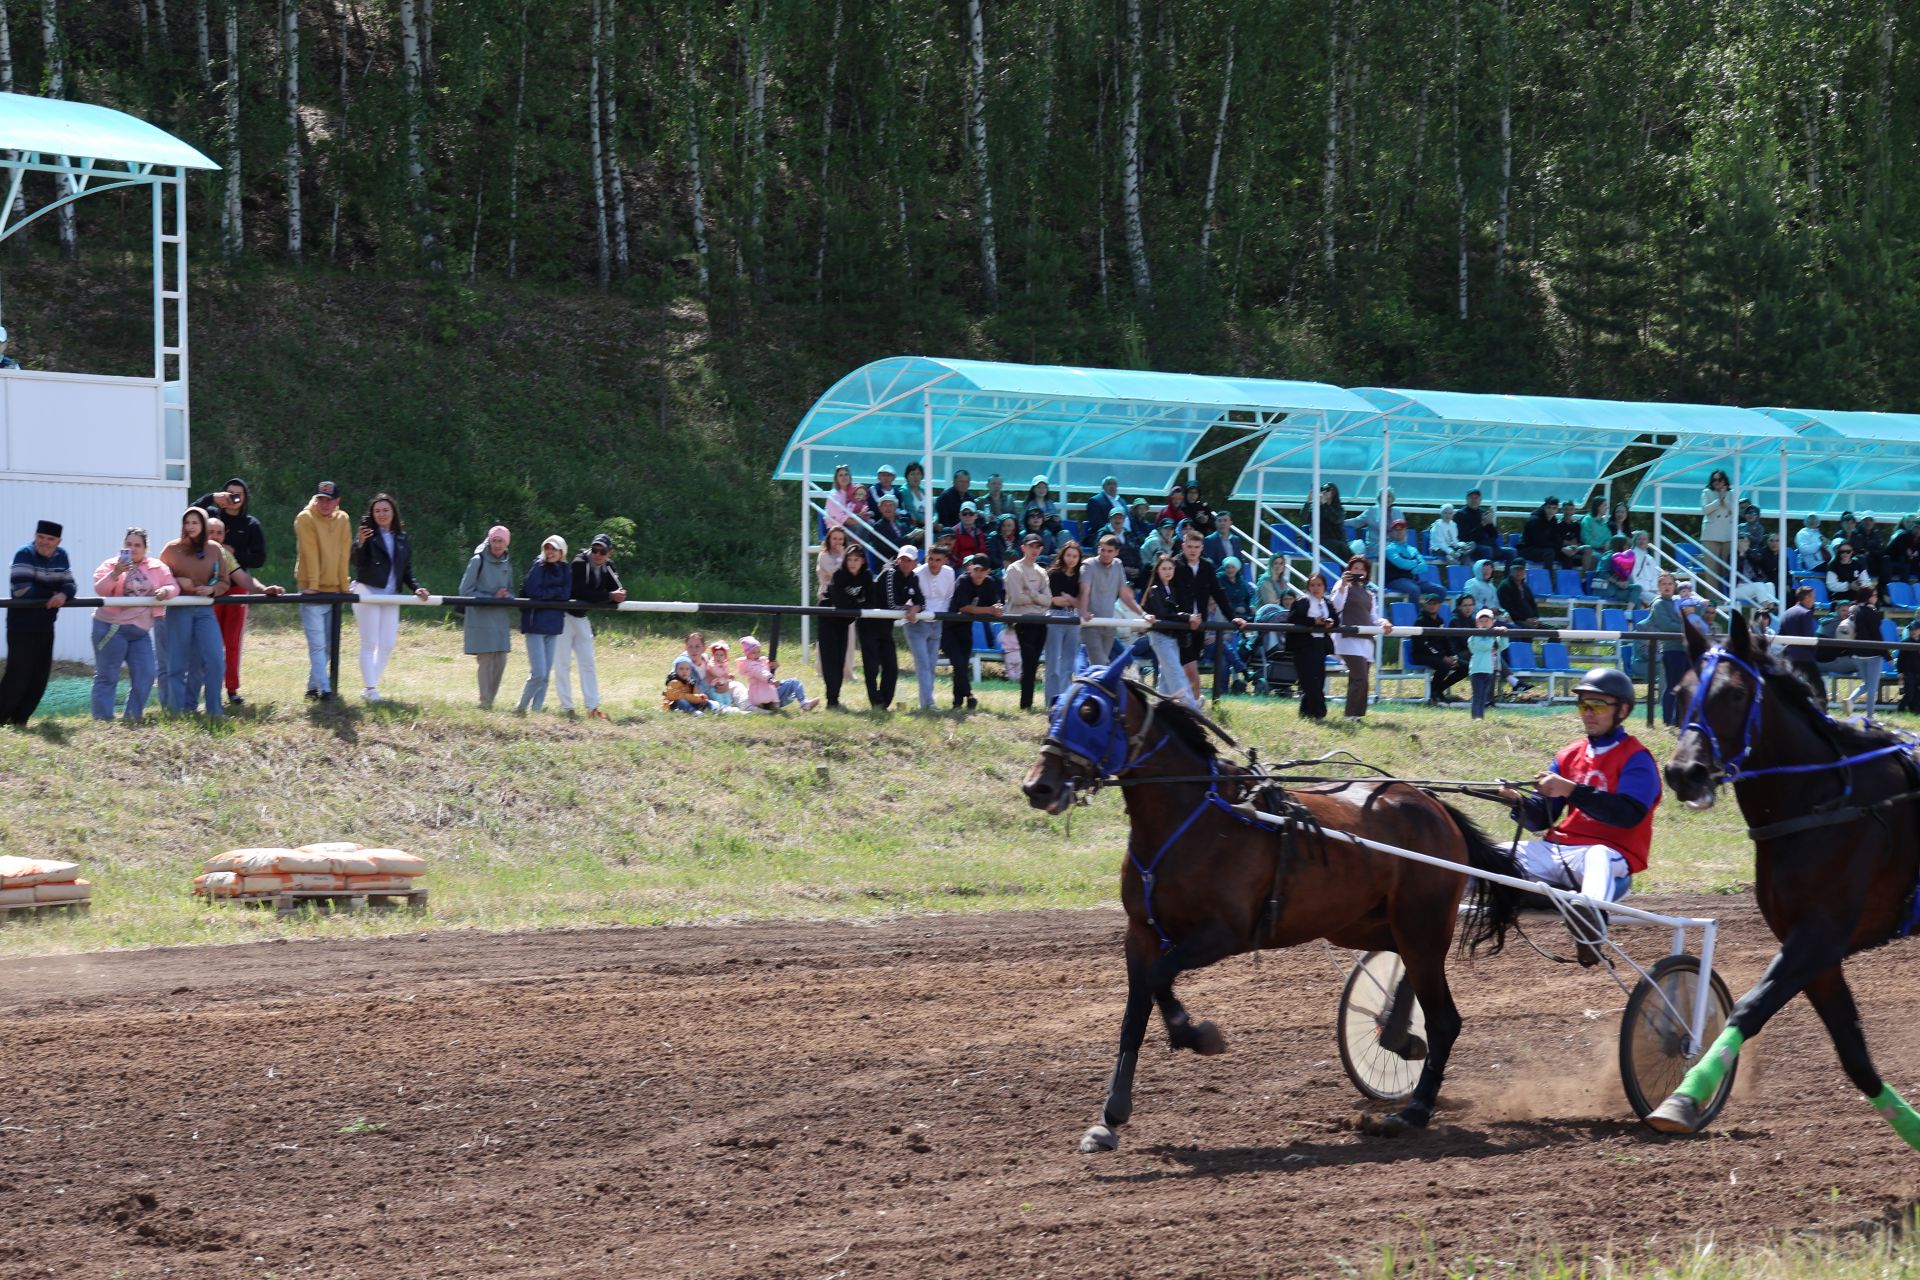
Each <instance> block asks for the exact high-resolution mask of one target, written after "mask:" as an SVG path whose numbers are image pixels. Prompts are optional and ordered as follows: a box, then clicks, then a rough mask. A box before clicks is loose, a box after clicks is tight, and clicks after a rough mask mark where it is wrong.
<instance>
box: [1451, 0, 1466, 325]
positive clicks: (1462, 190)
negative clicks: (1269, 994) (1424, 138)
mask: <svg viewBox="0 0 1920 1280" xmlns="http://www.w3.org/2000/svg"><path fill="white" fill-rule="evenodd" d="M1460 3H1461V0H1454V3H1453V194H1454V198H1455V200H1457V201H1458V202H1459V207H1460V217H1459V223H1458V227H1457V234H1458V236H1459V245H1460V254H1459V257H1460V263H1459V290H1458V291H1459V307H1460V319H1462V320H1465V319H1466V318H1467V178H1466V173H1465V171H1464V170H1463V169H1462V168H1461V163H1460V69H1461V48H1460Z"/></svg>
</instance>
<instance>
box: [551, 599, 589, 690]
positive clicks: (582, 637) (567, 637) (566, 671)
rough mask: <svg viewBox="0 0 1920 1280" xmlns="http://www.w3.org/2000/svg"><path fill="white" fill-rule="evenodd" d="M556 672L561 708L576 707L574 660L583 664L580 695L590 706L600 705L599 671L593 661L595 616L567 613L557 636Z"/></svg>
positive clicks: (554, 660)
mask: <svg viewBox="0 0 1920 1280" xmlns="http://www.w3.org/2000/svg"><path fill="white" fill-rule="evenodd" d="M555 639H556V640H557V643H556V644H555V645H554V646H553V674H554V678H555V680H556V681H557V682H558V683H559V685H560V709H561V710H562V711H571V710H573V664H574V663H575V662H576V661H577V662H579V664H580V697H581V700H582V701H584V702H585V703H586V704H587V710H589V711H598V710H599V709H600V671H599V668H598V667H596V666H595V665H594V653H593V619H592V618H576V617H574V616H573V615H572V614H568V615H567V623H566V626H564V627H562V628H561V630H560V634H559V635H558V636H557V637H555Z"/></svg>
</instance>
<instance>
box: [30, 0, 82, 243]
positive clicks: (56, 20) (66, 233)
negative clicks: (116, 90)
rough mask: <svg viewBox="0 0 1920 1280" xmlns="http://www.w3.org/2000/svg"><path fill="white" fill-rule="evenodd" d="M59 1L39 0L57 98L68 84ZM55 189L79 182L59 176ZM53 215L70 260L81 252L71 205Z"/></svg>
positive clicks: (64, 190)
mask: <svg viewBox="0 0 1920 1280" xmlns="http://www.w3.org/2000/svg"><path fill="white" fill-rule="evenodd" d="M58 5H59V0H41V4H40V39H41V41H42V43H43V44H44V46H45V48H46V51H47V96H48V97H49V98H58V97H60V96H62V95H63V94H64V93H65V92H66V87H67V51H66V46H65V43H64V42H63V41H62V40H61V38H60V11H59V8H58ZM59 161H60V163H61V164H72V163H73V160H72V157H70V156H61V157H59ZM55 190H56V191H57V192H58V193H59V194H60V195H61V196H67V195H71V194H72V193H73V192H75V191H77V190H79V184H78V183H77V182H76V181H75V180H74V179H73V178H71V177H61V178H59V179H57V180H56V181H55ZM54 216H55V217H57V218H58V219H59V225H60V256H61V257H63V258H66V259H69V260H71V259H73V258H76V257H78V256H79V254H80V239H79V238H80V232H79V228H78V227H77V226H76V225H75V223H74V218H73V206H72V205H71V204H63V205H61V206H60V208H59V209H58V210H57V211H56V213H55V215H54Z"/></svg>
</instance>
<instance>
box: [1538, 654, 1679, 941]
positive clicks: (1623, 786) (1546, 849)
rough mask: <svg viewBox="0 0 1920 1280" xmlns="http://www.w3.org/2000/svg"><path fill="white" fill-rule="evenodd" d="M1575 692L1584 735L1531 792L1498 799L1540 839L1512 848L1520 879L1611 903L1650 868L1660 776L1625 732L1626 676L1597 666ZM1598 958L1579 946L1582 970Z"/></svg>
mask: <svg viewBox="0 0 1920 1280" xmlns="http://www.w3.org/2000/svg"><path fill="white" fill-rule="evenodd" d="M1573 693H1574V697H1575V698H1576V699H1578V701H1577V703H1576V705H1577V706H1578V708H1579V713H1580V727H1581V728H1582V729H1584V730H1585V731H1586V732H1585V735H1584V736H1583V737H1581V738H1578V739H1576V740H1575V741H1573V742H1571V743H1569V744H1568V745H1567V746H1565V747H1563V748H1561V750H1560V753H1559V754H1558V755H1556V756H1554V758H1553V764H1552V765H1551V766H1550V767H1549V768H1548V769H1547V771H1546V772H1545V773H1543V774H1541V775H1540V776H1539V777H1538V778H1536V779H1535V780H1534V782H1535V785H1536V787H1537V788H1538V791H1537V793H1536V794H1534V795H1523V794H1522V793H1520V792H1519V791H1516V790H1515V789H1514V788H1512V787H1501V788H1500V798H1501V799H1502V800H1504V801H1506V803H1507V804H1508V805H1509V806H1510V807H1511V808H1512V810H1513V816H1514V819H1515V820H1516V821H1518V822H1519V823H1520V825H1521V826H1523V827H1525V828H1526V829H1527V830H1529V831H1536V832H1540V833H1542V835H1541V836H1540V838H1538V839H1534V840H1521V841H1517V842H1516V843H1515V846H1514V861H1515V862H1516V863H1518V864H1519V868H1520V874H1521V875H1523V876H1525V877H1526V878H1527V879H1529V880H1538V881H1539V882H1541V883H1542V884H1550V885H1554V886H1556V887H1558V888H1562V889H1574V890H1577V891H1579V893H1580V894H1581V895H1582V896H1584V897H1588V898H1592V899H1594V900H1596V901H1600V902H1616V901H1618V900H1619V899H1620V898H1622V897H1624V896H1625V895H1626V892H1627V888H1628V886H1629V885H1630V884H1631V883H1632V877H1633V876H1634V875H1637V874H1638V873H1640V872H1642V871H1645V870H1646V869H1647V848H1648V845H1649V844H1650V842H1651V840H1652V836H1653V811H1654V810H1655V809H1656V808H1658V807H1659V805H1660V771H1659V768H1658V766H1657V765H1656V764H1655V763H1654V759H1653V753H1652V752H1650V751H1648V750H1647V749H1646V748H1645V747H1644V746H1642V745H1641V744H1640V740H1639V739H1638V738H1635V737H1634V736H1633V735H1632V734H1630V733H1628V732H1627V730H1626V720H1627V717H1628V716H1629V715H1631V714H1632V713H1633V703H1634V688H1633V681H1632V679H1630V678H1629V677H1628V676H1627V674H1626V672H1624V671H1617V670H1615V669H1614V668H1612V667H1596V668H1595V669H1594V670H1592V671H1589V672H1587V674H1586V676H1585V677H1584V678H1583V679H1582V680H1581V681H1580V683H1579V684H1577V685H1575V686H1574V687H1573ZM1598 959H1599V957H1598V955H1597V954H1592V953H1591V948H1588V947H1586V946H1582V947H1581V949H1580V960H1581V963H1582V964H1592V963H1594V962H1595V961H1596V960H1598Z"/></svg>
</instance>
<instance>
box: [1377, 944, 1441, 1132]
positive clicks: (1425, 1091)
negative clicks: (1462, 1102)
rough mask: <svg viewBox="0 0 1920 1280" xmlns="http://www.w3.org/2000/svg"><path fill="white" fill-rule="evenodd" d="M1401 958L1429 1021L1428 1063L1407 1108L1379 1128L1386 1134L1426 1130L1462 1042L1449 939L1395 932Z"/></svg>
mask: <svg viewBox="0 0 1920 1280" xmlns="http://www.w3.org/2000/svg"><path fill="white" fill-rule="evenodd" d="M1396 933H1397V935H1398V941H1399V944H1400V958H1401V960H1402V961H1403V962H1405V964H1406V966H1407V977H1406V982H1407V984H1408V985H1409V986H1411V987H1412V989H1413V995H1414V998H1415V999H1417V1000H1419V1002H1420V1010H1421V1012H1422V1013H1424V1014H1425V1015H1426V1018H1427V1044H1426V1061H1425V1062H1423V1063H1422V1064H1421V1066H1420V1079H1419V1082H1418V1083H1416V1084H1415V1085H1414V1087H1413V1097H1411V1098H1410V1099H1408V1100H1407V1105H1406V1106H1404V1107H1402V1108H1401V1109H1400V1110H1399V1111H1397V1112H1395V1113H1394V1114H1393V1115H1392V1116H1390V1117H1388V1119H1387V1121H1386V1123H1385V1124H1383V1125H1380V1126H1378V1127H1379V1129H1380V1131H1382V1132H1385V1133H1389V1134H1391V1133H1396V1132H1399V1131H1400V1130H1403V1129H1410V1128H1411V1129H1424V1128H1426V1126H1427V1122H1428V1121H1429V1120H1431V1119H1433V1107H1434V1103H1435V1102H1436V1101H1437V1100H1438V1099H1439V1097H1440V1082H1441V1081H1442V1080H1443V1079H1444V1078H1445V1077H1446V1074H1447V1058H1448V1057H1449V1056H1450V1055H1451V1054H1452V1053H1453V1045H1454V1042H1455V1041H1456V1040H1458V1039H1459V1038H1460V1025H1461V1023H1460V1009H1459V1007H1458V1006H1457V1005H1455V1004H1454V1002H1453V990H1452V988H1451V987H1449V986H1448V985H1447V969H1446V958H1447V939H1446V938H1444V937H1441V938H1438V939H1420V940H1418V941H1417V942H1416V940H1414V939H1412V938H1409V937H1407V936H1406V935H1405V934H1404V933H1403V932H1400V931H1396Z"/></svg>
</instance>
